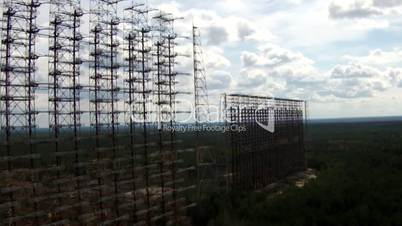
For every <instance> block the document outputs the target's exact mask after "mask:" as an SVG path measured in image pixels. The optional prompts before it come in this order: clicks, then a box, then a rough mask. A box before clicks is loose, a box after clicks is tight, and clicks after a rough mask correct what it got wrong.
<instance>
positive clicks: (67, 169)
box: [0, 0, 195, 225]
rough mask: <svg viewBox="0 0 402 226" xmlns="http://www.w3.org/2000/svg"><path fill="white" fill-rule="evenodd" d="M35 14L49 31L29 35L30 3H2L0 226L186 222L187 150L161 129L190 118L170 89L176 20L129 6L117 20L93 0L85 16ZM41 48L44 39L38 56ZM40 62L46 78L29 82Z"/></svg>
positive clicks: (71, 8)
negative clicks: (85, 28)
mask: <svg viewBox="0 0 402 226" xmlns="http://www.w3.org/2000/svg"><path fill="white" fill-rule="evenodd" d="M44 4H46V6H49V24H48V25H49V27H46V28H45V29H43V30H42V31H46V30H47V31H48V33H47V32H43V33H41V31H40V29H38V28H37V26H36V18H37V13H38V10H39V8H40V7H41V4H40V3H39V2H38V1H37V0H7V1H5V2H4V5H3V15H2V45H1V53H2V54H1V79H0V82H1V83H0V96H1V99H0V106H1V109H0V116H1V149H0V170H1V171H0V176H1V179H0V224H1V225H3V224H4V225H182V224H185V222H188V220H186V218H185V217H184V216H185V213H186V210H187V209H188V208H191V207H193V206H194V205H195V204H194V203H192V202H191V201H190V200H188V199H187V198H186V196H187V194H188V192H192V191H193V190H194V189H195V185H194V183H189V182H191V181H190V180H188V179H187V178H188V177H187V175H188V174H191V172H193V171H195V166H194V165H192V164H193V163H192V162H190V163H189V162H185V161H184V160H183V159H182V158H183V155H188V153H192V154H190V155H193V152H194V150H193V149H191V148H189V149H185V148H183V146H182V145H181V143H182V142H181V141H180V140H178V138H177V136H176V133H175V131H174V130H172V131H169V130H165V127H168V126H169V127H173V126H174V125H175V124H176V123H177V122H176V120H177V115H178V114H181V113H188V112H181V111H178V110H176V108H175V107H176V105H177V104H180V102H179V101H178V100H177V96H178V95H183V94H186V93H184V92H181V91H180V90H178V89H177V88H176V86H177V84H178V83H179V81H178V79H177V77H178V76H179V75H185V74H184V73H179V72H177V71H176V65H177V64H178V61H177V59H176V58H177V57H179V55H178V54H177V53H176V47H177V46H178V45H179V43H178V40H177V39H178V35H177V34H176V32H175V29H174V23H175V20H176V19H177V18H175V17H173V16H172V15H170V14H167V13H164V12H160V11H158V10H153V9H149V8H148V6H146V5H144V4H137V3H136V1H131V2H130V3H124V10H123V11H124V13H123V14H124V16H123V17H119V13H118V12H119V7H118V6H119V5H120V4H121V5H123V3H120V1H115V0H91V1H90V5H91V7H90V8H91V9H90V10H88V9H81V6H80V5H81V3H80V1H79V0H61V1H56V0H51V1H48V2H46V3H45V2H44ZM83 17H84V18H87V17H89V22H90V23H89V26H90V30H89V33H88V34H87V35H83V34H82V31H81V20H82V18H83ZM121 28H123V31H121ZM39 38H47V39H48V48H47V53H45V54H43V53H42V55H41V56H39V55H37V54H36V49H35V44H36V43H37V42H38V39H39ZM83 46H84V47H86V48H85V49H88V50H89V54H88V55H85V54H84V53H83V52H84V51H81V49H84V48H83ZM41 47H42V46H41ZM41 49H43V47H42V48H41ZM40 57H42V58H46V59H47V63H48V64H47V65H48V70H47V75H45V73H46V70H45V72H42V71H41V73H43V74H41V76H39V77H40V78H37V77H36V76H35V74H36V70H37V66H36V64H37V63H36V62H37V60H38V59H39V58H40ZM82 64H85V66H86V67H85V69H87V68H88V69H89V70H85V71H84V70H83V68H84V67H82V66H81V65H82ZM41 69H42V70H43V67H42V68H41ZM43 77H44V78H47V79H46V81H44V79H43ZM39 97H41V98H39ZM43 97H45V99H43ZM44 100H47V102H48V103H46V101H44ZM38 104H39V105H40V106H41V107H40V109H39V110H38V109H37V107H36V106H37V105H38ZM43 106H46V107H43ZM123 106H124V113H125V114H124V116H125V117H124V118H123V119H122V117H119V116H121V115H123V109H122V107H123ZM39 116H40V117H39ZM38 117H39V118H42V119H43V118H47V119H48V122H47V124H45V126H47V128H48V129H44V128H39V127H38V126H37V123H36V121H37V120H36V119H37V118H38ZM41 123H42V125H41V127H44V122H43V120H42V122H41ZM186 153H187V154H186ZM192 182H194V181H192Z"/></svg>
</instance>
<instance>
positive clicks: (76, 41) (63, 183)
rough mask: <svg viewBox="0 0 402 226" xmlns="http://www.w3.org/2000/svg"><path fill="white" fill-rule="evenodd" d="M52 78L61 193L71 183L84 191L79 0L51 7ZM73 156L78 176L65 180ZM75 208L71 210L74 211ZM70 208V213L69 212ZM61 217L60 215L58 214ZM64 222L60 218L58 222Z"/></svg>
mask: <svg viewBox="0 0 402 226" xmlns="http://www.w3.org/2000/svg"><path fill="white" fill-rule="evenodd" d="M49 10H50V11H49V15H50V18H49V23H50V24H49V28H50V34H49V58H48V67H49V76H48V98H49V127H50V129H51V131H52V134H53V138H54V139H53V143H54V151H55V152H56V153H57V154H56V156H55V162H56V169H57V175H56V178H55V182H56V183H57V191H56V192H57V194H61V193H63V192H67V190H66V187H68V186H69V185H70V184H74V183H75V185H76V187H77V189H78V190H80V189H81V181H80V169H79V167H78V166H77V165H78V163H79V162H80V155H81V154H80V149H79V136H80V134H79V131H80V127H81V122H80V121H81V115H82V113H81V110H80V99H81V98H80V92H81V88H82V87H81V86H80V65H81V64H82V60H81V58H80V42H81V40H82V35H81V33H80V26H81V17H82V16H83V12H82V10H81V8H80V1H79V0H61V1H60V0H52V1H50V6H49ZM63 137H72V141H73V147H72V148H71V147H69V146H66V145H63V144H65V141H64V142H63V140H62V139H63ZM68 156H73V159H74V162H75V164H76V167H75V170H74V171H75V177H72V178H71V179H70V180H65V179H62V173H61V172H60V169H61V166H62V165H63V159H65V158H68ZM55 201H57V203H58V205H60V206H63V205H64V206H66V205H68V203H69V202H68V201H67V200H63V197H61V196H60V197H58V198H57V199H56V200H55ZM81 201H82V196H81V193H80V192H78V193H77V203H78V208H77V212H76V213H75V214H77V215H79V216H80V215H82V214H83V212H82V210H81V209H82V206H81V205H82V203H81ZM74 207H76V205H72V206H70V207H68V208H67V209H73V208H74ZM67 209H66V210H67ZM54 215H55V216H57V214H54ZM55 220H60V219H55Z"/></svg>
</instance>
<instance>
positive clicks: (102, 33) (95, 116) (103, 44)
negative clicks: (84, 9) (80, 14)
mask: <svg viewBox="0 0 402 226" xmlns="http://www.w3.org/2000/svg"><path fill="white" fill-rule="evenodd" d="M119 2H120V0H91V2H90V3H91V12H90V14H91V15H90V26H91V32H90V39H91V43H90V44H91V48H90V54H91V57H92V60H91V64H90V74H91V76H90V82H91V84H90V87H91V88H90V111H91V115H90V121H91V127H92V128H93V129H94V133H95V142H96V144H95V152H96V153H97V161H98V163H97V164H99V165H100V166H101V167H102V166H103V165H102V156H105V155H106V154H107V153H110V152H112V156H111V159H112V162H113V165H112V166H111V167H110V168H107V169H106V170H104V171H105V172H102V174H101V175H98V194H99V209H100V213H99V215H100V218H101V220H102V221H104V220H105V218H106V219H107V216H106V214H105V213H104V211H106V210H108V209H110V208H108V202H105V201H104V197H106V196H109V197H113V202H114V204H113V206H114V208H113V210H112V211H113V212H114V216H115V217H114V218H115V219H119V218H120V217H121V215H120V207H119V205H120V204H119V201H120V199H119V186H118V181H119V174H118V173H117V170H118V169H117V168H116V167H117V166H118V164H116V161H117V151H118V150H120V149H119V148H118V143H117V135H118V134H117V133H118V126H119V122H118V116H119V112H118V111H117V103H118V101H119V100H118V93H119V88H118V87H117V79H118V74H117V71H118V69H119V67H120V65H119V63H118V62H117V57H118V54H119V49H118V47H119V45H120V43H119V41H118V38H117V36H118V33H119V29H118V26H119V24H120V19H119V18H118V16H117V5H118V3H119ZM105 141H106V142H105ZM102 144H103V145H102ZM106 145H109V147H107V146H106ZM105 146H106V147H105ZM109 175H112V177H113V179H110V178H109V177H108V176H109ZM110 180H111V181H110Z"/></svg>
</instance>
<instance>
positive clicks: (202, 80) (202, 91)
mask: <svg viewBox="0 0 402 226" xmlns="http://www.w3.org/2000/svg"><path fill="white" fill-rule="evenodd" d="M193 59H194V108H195V109H194V111H195V113H194V114H195V115H194V118H195V120H196V123H202V122H206V121H208V117H209V103H208V102H209V100H208V87H207V76H206V73H205V65H204V61H203V52H202V43H201V34H200V29H199V28H198V27H196V26H194V25H193Z"/></svg>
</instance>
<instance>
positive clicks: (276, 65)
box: [37, 0, 402, 118]
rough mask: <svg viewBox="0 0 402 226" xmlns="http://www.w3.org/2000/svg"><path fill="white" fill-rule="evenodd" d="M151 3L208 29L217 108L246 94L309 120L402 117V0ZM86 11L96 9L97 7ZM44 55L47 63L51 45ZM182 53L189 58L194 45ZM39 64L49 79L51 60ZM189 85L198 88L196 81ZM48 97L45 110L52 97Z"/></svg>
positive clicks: (43, 22) (181, 28) (182, 24)
mask: <svg viewBox="0 0 402 226" xmlns="http://www.w3.org/2000/svg"><path fill="white" fill-rule="evenodd" d="M148 3H149V5H151V6H152V7H155V8H158V9H161V10H163V11H166V12H170V13H173V14H174V15H175V16H177V17H183V19H182V20H179V21H178V22H177V23H176V28H177V31H178V32H179V33H180V34H182V35H183V36H190V35H191V28H192V24H195V25H196V26H198V27H200V29H201V35H202V43H203V52H204V55H203V56H204V62H205V68H206V72H207V82H208V89H209V92H210V96H211V100H212V101H214V100H216V99H217V98H214V97H218V96H219V95H221V94H222V93H241V94H252V95H261V96H274V97H282V98H296V99H303V100H307V101H308V106H309V113H308V114H309V117H310V118H339V117H371V116H397V115H402V107H400V106H402V98H400V97H401V95H402V47H401V44H402V1H401V0H247V1H244V0H243V1H241V0H202V1H200V0H176V1H169V0H148ZM82 4H83V7H84V8H86V7H89V0H82ZM121 4H126V3H121ZM47 11H48V7H46V6H44V7H41V9H40V18H39V22H38V23H39V24H40V26H41V27H42V28H45V27H46V26H48V21H47V20H48V19H47V18H46V15H47V14H48V13H47ZM86 19H87V18H85V17H84V18H83V20H84V21H85V20H86ZM87 27H89V23H88V21H85V23H83V30H88V29H87ZM83 33H84V35H85V33H86V31H83ZM37 46H38V49H39V52H41V51H42V52H43V54H46V52H47V40H46V39H43V38H42V39H41V40H39V44H38V45H37ZM41 49H42V50H41ZM178 51H179V52H181V53H182V54H183V55H189V56H190V55H191V54H192V44H191V41H187V42H184V43H183V44H182V45H181V46H180V47H179V48H178ZM83 52H85V51H83ZM179 63H180V66H179V67H180V70H184V71H186V72H190V73H191V72H192V60H191V58H187V59H182V60H180V61H179ZM38 65H39V66H38V67H39V71H40V72H41V73H42V74H43V76H44V77H43V76H42V79H43V80H47V78H46V74H47V73H46V70H47V59H45V58H41V59H40V60H39V63H38ZM40 76H41V75H39V77H40ZM182 85H184V86H187V87H189V88H191V87H192V86H191V81H190V80H188V81H186V82H184V83H183V84H182ZM39 95H40V97H39V100H40V99H41V98H42V99H44V100H43V101H39V105H43V106H42V107H43V108H46V106H45V105H46V104H47V101H46V95H47V94H46V93H42V94H39ZM212 104H215V103H212ZM216 104H217V103H216ZM84 108H85V107H84Z"/></svg>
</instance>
